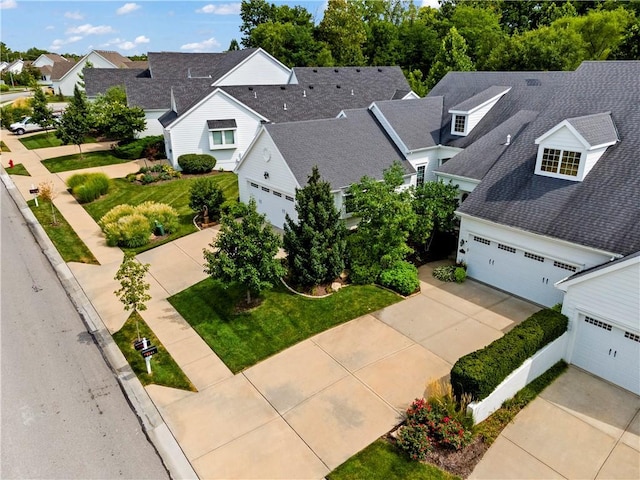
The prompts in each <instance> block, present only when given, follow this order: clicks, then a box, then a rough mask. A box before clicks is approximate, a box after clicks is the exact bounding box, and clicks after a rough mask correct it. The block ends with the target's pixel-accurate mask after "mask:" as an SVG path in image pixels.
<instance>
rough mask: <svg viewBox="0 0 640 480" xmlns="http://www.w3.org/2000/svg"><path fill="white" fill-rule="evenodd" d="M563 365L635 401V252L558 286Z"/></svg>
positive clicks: (638, 280) (639, 278) (638, 294)
mask: <svg viewBox="0 0 640 480" xmlns="http://www.w3.org/2000/svg"><path fill="white" fill-rule="evenodd" d="M557 286H558V288H559V289H560V290H561V291H563V292H565V294H564V301H563V304H562V313H564V314H565V315H567V317H569V322H570V327H569V333H570V339H569V347H568V352H567V356H566V359H567V361H569V362H571V363H573V364H575V365H577V366H579V367H581V368H583V369H585V370H587V371H589V372H592V373H594V374H595V375H598V376H600V377H602V378H605V379H606V380H608V381H610V382H612V383H615V384H616V385H620V386H621V387H623V388H626V389H627V390H631V391H632V392H634V393H635V394H636V395H640V332H639V331H638V330H639V326H640V308H639V306H640V252H635V253H632V254H630V255H627V256H625V257H622V258H619V259H617V260H614V261H612V262H607V263H605V264H603V265H599V266H597V267H594V268H591V269H587V270H584V271H582V272H580V273H577V274H575V275H572V276H571V277H569V278H567V279H565V280H562V281H560V282H559V283H558V284H557Z"/></svg>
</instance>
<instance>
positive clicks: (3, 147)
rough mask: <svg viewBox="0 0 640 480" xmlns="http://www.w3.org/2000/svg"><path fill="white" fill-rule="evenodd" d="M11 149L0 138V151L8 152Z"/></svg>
mask: <svg viewBox="0 0 640 480" xmlns="http://www.w3.org/2000/svg"><path fill="white" fill-rule="evenodd" d="M10 151H11V149H10V148H9V147H7V144H6V143H4V142H3V141H2V140H0V152H10Z"/></svg>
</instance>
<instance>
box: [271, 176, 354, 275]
mask: <svg viewBox="0 0 640 480" xmlns="http://www.w3.org/2000/svg"><path fill="white" fill-rule="evenodd" d="M296 211H297V212H298V222H297V223H296V222H294V221H293V220H292V219H291V218H290V217H289V215H287V218H286V223H285V226H284V238H283V243H284V249H285V251H286V252H287V259H288V262H289V273H290V275H291V280H292V281H293V283H294V284H295V285H300V286H303V287H312V286H315V285H321V284H326V283H329V282H331V281H333V280H334V279H335V278H336V277H337V276H338V275H340V273H341V272H342V270H343V269H344V254H345V247H346V240H345V237H346V228H345V226H344V222H343V221H342V220H341V219H340V214H339V213H338V211H337V210H336V208H335V205H334V203H333V196H332V195H331V187H330V186H329V183H327V182H323V181H321V179H320V173H319V172H318V167H317V166H316V167H313V170H312V172H311V175H310V176H309V180H308V182H307V185H306V186H305V187H304V188H302V189H300V190H297V191H296Z"/></svg>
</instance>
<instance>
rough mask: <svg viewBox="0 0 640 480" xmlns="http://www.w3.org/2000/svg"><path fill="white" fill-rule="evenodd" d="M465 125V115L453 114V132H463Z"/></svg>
mask: <svg viewBox="0 0 640 480" xmlns="http://www.w3.org/2000/svg"><path fill="white" fill-rule="evenodd" d="M466 125H467V117H466V116H465V115H454V117H453V131H454V132H455V133H464V130H465V127H466Z"/></svg>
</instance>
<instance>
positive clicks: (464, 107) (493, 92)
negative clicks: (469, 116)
mask: <svg viewBox="0 0 640 480" xmlns="http://www.w3.org/2000/svg"><path fill="white" fill-rule="evenodd" d="M509 88H510V87H505V86H497V85H493V86H491V87H489V88H487V89H486V90H483V91H482V92H480V93H478V94H476V95H474V96H473V97H471V98H468V99H467V100H465V101H464V102H461V103H459V104H458V105H454V106H453V107H451V110H458V111H461V112H469V111H471V110H473V109H474V108H477V107H479V106H480V105H482V104H483V103H485V102H487V101H489V100H491V99H492V98H494V97H496V96H498V95H500V94H503V93H505V92H506V91H507V90H509Z"/></svg>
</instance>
